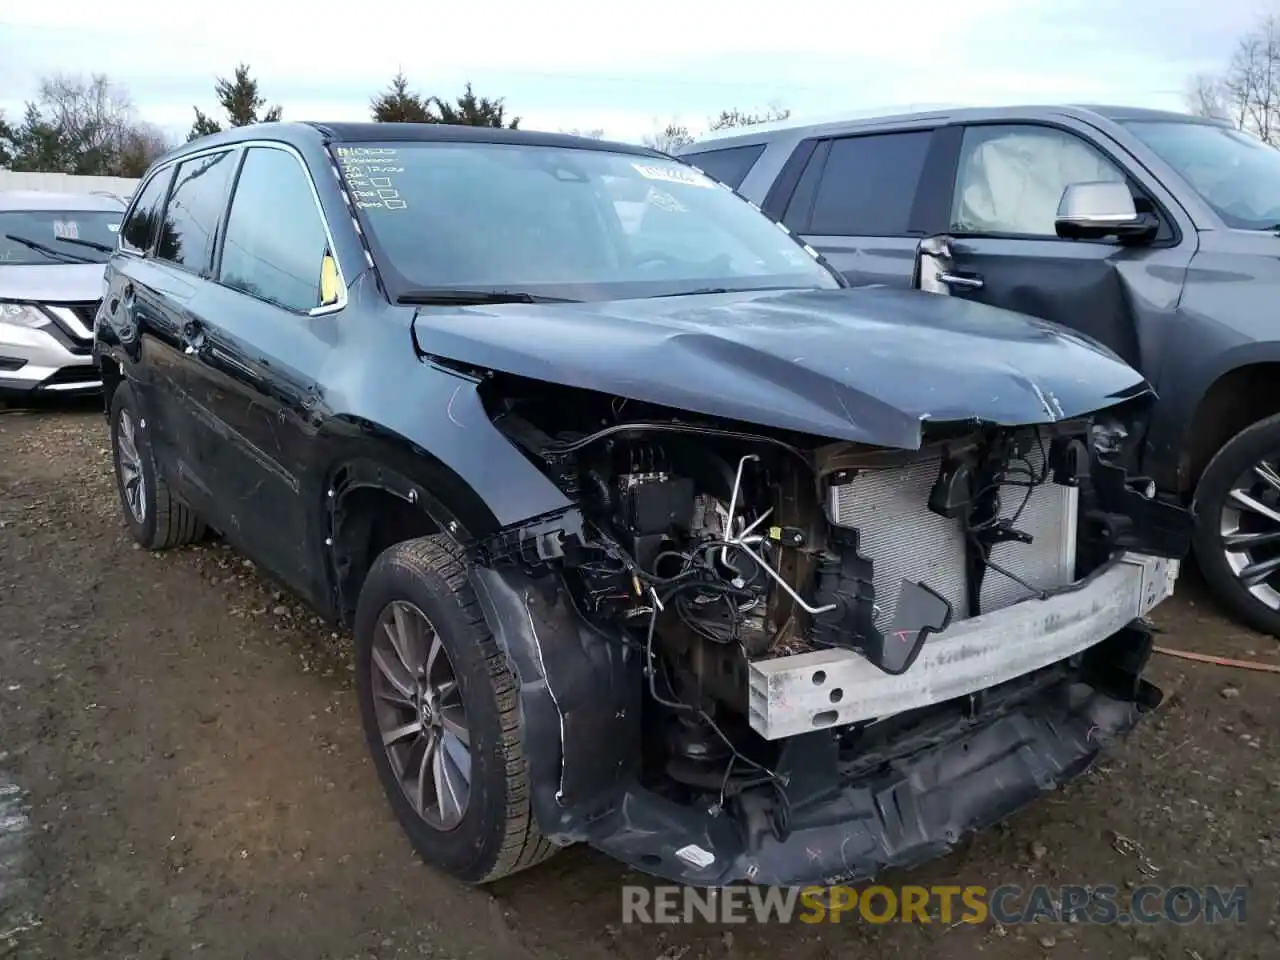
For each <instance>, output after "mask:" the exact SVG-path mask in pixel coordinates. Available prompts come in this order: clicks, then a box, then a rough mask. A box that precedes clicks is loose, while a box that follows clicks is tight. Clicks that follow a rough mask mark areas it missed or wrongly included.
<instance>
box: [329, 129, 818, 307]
mask: <svg viewBox="0 0 1280 960" xmlns="http://www.w3.org/2000/svg"><path fill="white" fill-rule="evenodd" d="M336 153H337V156H338V160H339V163H340V166H341V167H342V170H343V174H344V176H345V178H346V181H347V184H348V186H349V188H350V189H351V192H352V196H353V199H354V200H355V201H356V204H357V206H358V207H359V208H360V210H361V215H362V220H363V221H364V225H365V228H366V231H367V232H368V233H369V234H370V237H371V240H372V246H373V248H374V253H375V254H376V255H377V256H378V258H379V260H380V261H382V262H380V264H379V266H380V267H381V268H382V269H383V271H384V273H386V272H387V267H388V266H389V267H390V268H391V271H392V272H393V273H394V274H397V275H398V279H399V283H397V284H396V286H397V287H398V288H399V289H398V290H397V291H396V292H397V293H399V294H404V293H405V291H407V290H414V291H423V290H427V291H430V290H490V291H498V290H500V291H504V292H523V293H530V294H534V295H540V296H548V297H559V298H565V299H573V300H611V299H623V298H628V297H650V296H670V295H675V294H680V293H693V292H705V291H709V290H717V291H718V290H754V289H762V288H787V287H807V288H815V287H821V288H834V287H838V286H839V285H840V284H839V282H838V281H837V280H836V279H835V278H834V276H833V275H832V274H831V273H830V272H829V271H828V270H827V269H826V268H824V267H823V266H822V265H821V264H819V263H818V262H817V261H816V260H815V259H814V258H813V257H812V256H811V255H810V254H809V253H808V252H806V250H805V249H804V247H803V246H801V245H800V244H799V243H798V242H796V241H795V240H794V239H792V238H791V237H790V236H788V235H787V234H785V233H784V232H783V231H781V230H780V229H778V227H777V226H776V225H775V224H774V223H773V222H772V221H770V220H769V219H768V218H767V217H766V216H764V214H762V213H760V212H759V211H757V210H756V209H755V208H753V207H752V206H751V205H750V204H748V203H746V202H745V201H744V200H742V199H740V198H739V197H737V196H735V195H734V194H732V193H730V192H729V191H728V190H726V189H724V188H723V187H721V186H720V185H719V184H717V183H716V182H715V181H713V180H711V179H709V178H707V177H705V176H703V175H701V174H699V173H697V172H696V171H694V170H692V169H691V168H690V167H688V166H686V165H685V164H681V163H676V162H674V161H671V160H666V159H661V158H654V157H647V156H642V155H628V154H620V153H609V152H605V151H600V150H588V149H573V148H561V147H547V146H530V145H524V144H488V143H474V142H470V143H409V144H406V143H387V144H360V145H359V146H341V147H338V148H336Z"/></svg>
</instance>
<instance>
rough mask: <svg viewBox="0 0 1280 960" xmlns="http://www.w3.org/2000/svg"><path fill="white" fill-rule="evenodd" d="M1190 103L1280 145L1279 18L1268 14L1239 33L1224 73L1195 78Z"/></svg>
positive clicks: (1199, 111)
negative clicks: (1241, 34) (1243, 33)
mask: <svg viewBox="0 0 1280 960" xmlns="http://www.w3.org/2000/svg"><path fill="white" fill-rule="evenodd" d="M1187 105H1188V107H1189V109H1190V111H1191V112H1192V113H1194V114H1197V115H1199V116H1210V117H1218V118H1221V119H1224V120H1228V121H1230V122H1231V123H1232V124H1234V125H1235V126H1236V128H1237V129H1239V130H1247V131H1248V132H1250V133H1253V134H1256V135H1257V136H1258V137H1260V138H1261V139H1263V140H1265V141H1266V142H1267V143H1270V144H1272V145H1273V146H1280V18H1277V17H1275V16H1269V17H1265V18H1263V19H1262V20H1260V21H1259V22H1258V25H1257V26H1255V27H1254V28H1253V29H1252V30H1250V31H1249V32H1248V33H1246V34H1245V35H1244V36H1243V37H1241V38H1240V41H1239V43H1238V44H1237V45H1236V49H1235V53H1233V54H1232V56H1231V62H1230V63H1229V64H1228V66H1227V70H1226V73H1224V74H1223V75H1222V76H1221V77H1213V76H1211V75H1207V74H1199V75H1197V76H1195V77H1193V78H1191V81H1190V88H1189V92H1188V97H1187Z"/></svg>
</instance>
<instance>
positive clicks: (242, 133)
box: [168, 121, 663, 157]
mask: <svg viewBox="0 0 1280 960" xmlns="http://www.w3.org/2000/svg"><path fill="white" fill-rule="evenodd" d="M317 136H319V137H322V138H323V139H324V140H325V141H326V142H328V143H368V142H371V141H384V142H385V141H395V142H401V143H404V142H420V143H520V144H525V145H528V146H536V147H569V148H576V149H580V150H607V151H609V152H612V153H631V154H636V155H638V156H650V157H657V156H663V154H660V153H658V152H656V151H654V150H650V149H649V148H648V147H641V146H637V145H636V144H634V143H616V142H613V141H610V140H593V139H591V138H590V137H576V136H573V135H571V134H567V133H543V132H541V131H537V130H507V129H505V128H499V127H469V126H462V125H460V124H447V123H372V122H366V123H320V122H316V121H282V122H278V123H255V124H251V125H250V126H247V127H232V128H231V129H230V130H223V131H222V132H221V133H215V134H210V135H209V136H207V137H201V138H200V139H199V140H193V141H191V142H190V143H188V144H184V145H183V146H181V147H179V148H178V149H177V150H175V151H174V152H173V153H171V154H169V155H168V156H175V155H178V154H181V153H185V152H187V151H189V150H195V149H205V148H207V147H213V146H221V145H224V144H225V145H228V146H229V145H231V144H234V143H240V142H242V141H245V140H278V141H282V142H284V143H291V144H294V145H297V144H299V143H300V142H304V141H307V140H310V141H311V142H313V143H314V142H315V138H316V137H317Z"/></svg>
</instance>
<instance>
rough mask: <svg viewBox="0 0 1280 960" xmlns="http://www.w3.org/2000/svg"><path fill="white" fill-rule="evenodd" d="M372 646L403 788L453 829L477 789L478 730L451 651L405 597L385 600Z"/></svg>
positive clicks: (383, 721)
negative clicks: (474, 755)
mask: <svg viewBox="0 0 1280 960" xmlns="http://www.w3.org/2000/svg"><path fill="white" fill-rule="evenodd" d="M371 654H372V655H371V657H370V666H369V669H370V671H371V673H372V678H371V679H372V687H373V698H374V715H375V716H376V718H377V721H378V731H379V733H380V734H381V736H382V745H383V748H384V749H385V750H386V753H387V759H388V760H389V761H390V763H391V769H392V771H393V772H394V773H395V776H396V779H397V780H398V781H399V783H400V789H401V790H402V791H403V792H404V795H405V797H406V798H407V799H408V801H409V803H410V804H412V805H413V808H414V809H415V810H416V811H417V813H418V816H420V817H422V819H423V820H425V821H426V822H427V823H428V824H429V825H431V826H432V827H434V828H436V829H437V830H452V829H453V828H454V827H456V826H457V825H458V824H459V823H461V822H462V817H463V815H464V814H465V813H466V810H467V803H468V801H469V800H470V796H471V731H470V728H469V726H468V724H467V714H466V710H465V709H464V707H463V705H462V692H461V690H460V689H459V687H458V677H457V674H456V673H455V671H454V668H453V663H452V662H451V661H450V660H449V654H448V653H447V652H446V651H445V649H444V644H443V642H442V641H441V639H440V635H439V634H438V633H437V632H436V631H435V628H434V627H432V625H431V622H430V621H429V620H428V619H427V617H426V615H425V614H424V613H423V612H422V611H421V610H420V609H418V607H417V606H415V605H414V604H412V603H410V602H408V601H405V600H395V601H393V602H391V603H389V604H387V606H386V607H384V608H383V610H382V613H381V614H380V615H379V617H378V622H377V625H376V627H375V628H374V637H373V644H372V648H371Z"/></svg>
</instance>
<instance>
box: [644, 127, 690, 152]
mask: <svg viewBox="0 0 1280 960" xmlns="http://www.w3.org/2000/svg"><path fill="white" fill-rule="evenodd" d="M640 139H641V141H642V142H643V143H644V145H645V146H646V147H649V148H650V149H651V150H659V151H661V152H662V153H671V152H673V151H675V150H678V149H679V148H680V147H683V146H687V145H688V144H690V143H693V134H692V133H690V132H689V128H688V127H687V126H685V125H684V124H682V123H676V122H675V121H674V120H672V121H671V122H669V123H667V124H666V125H665V126H662V127H659V126H657V125H656V123H655V125H654V130H653V132H652V133H646V134H645V135H644V136H643V137H641V138H640Z"/></svg>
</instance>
